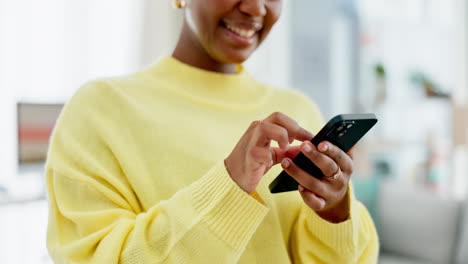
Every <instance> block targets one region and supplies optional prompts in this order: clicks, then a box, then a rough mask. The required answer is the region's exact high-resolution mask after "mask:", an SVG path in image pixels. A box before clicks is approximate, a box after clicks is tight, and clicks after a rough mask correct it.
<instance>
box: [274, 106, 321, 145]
mask: <svg viewBox="0 0 468 264" xmlns="http://www.w3.org/2000/svg"><path fill="white" fill-rule="evenodd" d="M265 121H268V122H271V123H274V124H277V125H279V126H282V127H284V128H285V129H286V130H287V131H288V136H289V139H290V142H289V143H292V141H293V140H294V139H297V140H300V141H305V140H311V139H312V138H313V137H314V135H313V134H312V133H311V132H309V131H308V130H307V129H305V128H303V127H301V126H300V125H299V124H298V123H297V122H296V121H295V120H294V119H292V118H291V117H289V116H287V115H285V114H283V113H281V112H275V113H273V114H271V115H270V116H268V117H267V118H266V119H265Z"/></svg>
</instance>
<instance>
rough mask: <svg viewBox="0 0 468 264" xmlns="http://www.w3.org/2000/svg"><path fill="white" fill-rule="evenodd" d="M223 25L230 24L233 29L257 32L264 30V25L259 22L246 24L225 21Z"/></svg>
mask: <svg viewBox="0 0 468 264" xmlns="http://www.w3.org/2000/svg"><path fill="white" fill-rule="evenodd" d="M223 23H225V24H228V25H229V26H231V27H235V28H238V29H242V30H253V31H255V32H257V31H260V30H261V29H262V28H263V25H262V23H259V22H244V21H228V20H223Z"/></svg>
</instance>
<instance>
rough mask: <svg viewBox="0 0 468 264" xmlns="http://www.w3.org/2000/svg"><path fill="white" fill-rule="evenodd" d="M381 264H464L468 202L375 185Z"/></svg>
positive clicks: (387, 184) (397, 186) (466, 259)
mask: <svg viewBox="0 0 468 264" xmlns="http://www.w3.org/2000/svg"><path fill="white" fill-rule="evenodd" d="M374 218H375V222H376V227H377V230H378V233H379V238H380V246H381V250H380V258H379V263H381V264H422V263H433V264H452V263H453V264H462V263H464V264H468V202H467V201H460V200H456V199H453V198H443V197H439V196H437V195H436V194H432V193H428V192H426V191H423V190H418V189H416V188H414V187H413V188H411V187H405V186H402V184H395V183H391V182H383V183H381V184H379V188H378V192H377V199H376V206H375V212H374Z"/></svg>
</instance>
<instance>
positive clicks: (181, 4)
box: [172, 0, 187, 9]
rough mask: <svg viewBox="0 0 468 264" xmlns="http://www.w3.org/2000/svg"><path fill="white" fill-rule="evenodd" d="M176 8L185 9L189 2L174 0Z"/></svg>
mask: <svg viewBox="0 0 468 264" xmlns="http://www.w3.org/2000/svg"><path fill="white" fill-rule="evenodd" d="M172 4H173V5H174V7H175V8H178V9H181V8H184V7H185V6H186V5H187V1H185V0H174V1H173V2H172Z"/></svg>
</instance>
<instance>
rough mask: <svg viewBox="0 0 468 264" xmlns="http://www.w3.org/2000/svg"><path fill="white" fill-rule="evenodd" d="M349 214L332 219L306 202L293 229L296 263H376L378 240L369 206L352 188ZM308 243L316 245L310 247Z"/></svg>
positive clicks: (292, 243)
mask: <svg viewBox="0 0 468 264" xmlns="http://www.w3.org/2000/svg"><path fill="white" fill-rule="evenodd" d="M347 199H348V201H349V203H350V217H349V219H348V220H346V221H344V222H342V223H338V224H335V223H330V222H328V221H326V220H324V219H322V218H321V217H320V216H318V215H317V214H316V213H315V212H314V211H313V210H312V209H310V208H309V207H308V206H307V205H305V204H303V206H302V208H301V212H300V214H299V217H298V219H297V221H296V223H295V225H294V226H293V230H292V233H291V240H290V243H291V249H292V256H293V259H294V262H295V263H343V264H346V263H350V264H351V263H359V264H368V263H369V264H372V263H377V258H378V251H379V241H378V236H377V232H376V229H375V226H374V223H373V221H372V219H371V217H370V215H369V213H368V211H367V209H366V208H365V207H364V206H363V205H362V204H361V203H360V202H359V201H357V200H356V199H355V198H354V195H353V190H352V188H349V190H348V195H347ZM308 245H314V246H313V247H309V246H308Z"/></svg>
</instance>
